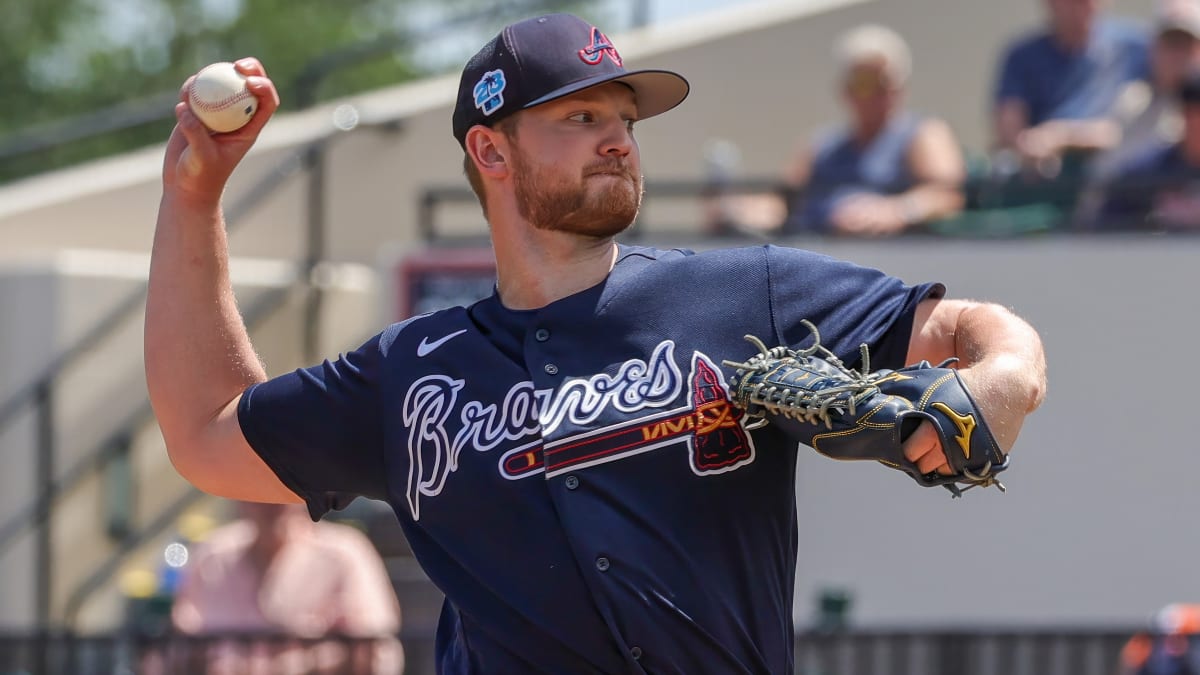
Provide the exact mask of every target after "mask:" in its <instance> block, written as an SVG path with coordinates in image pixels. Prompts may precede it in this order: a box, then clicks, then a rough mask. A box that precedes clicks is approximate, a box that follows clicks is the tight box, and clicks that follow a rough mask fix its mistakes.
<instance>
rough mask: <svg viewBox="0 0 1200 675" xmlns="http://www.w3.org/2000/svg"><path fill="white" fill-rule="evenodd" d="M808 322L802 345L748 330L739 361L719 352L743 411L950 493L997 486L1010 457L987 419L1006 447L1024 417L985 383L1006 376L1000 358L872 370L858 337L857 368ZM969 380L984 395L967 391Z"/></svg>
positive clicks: (808, 441)
mask: <svg viewBox="0 0 1200 675" xmlns="http://www.w3.org/2000/svg"><path fill="white" fill-rule="evenodd" d="M805 325H806V326H807V327H808V328H809V330H811V331H812V332H813V340H814V342H813V345H812V346H810V347H808V348H806V349H803V350H795V349H791V348H789V347H786V346H778V347H772V348H768V347H767V346H766V345H765V344H763V343H762V341H760V340H758V339H757V338H753V337H751V336H747V339H749V340H750V341H751V342H753V343H754V344H755V346H756V347H758V349H759V353H758V354H756V355H754V356H752V357H751V358H750V359H748V360H746V361H744V362H738V361H725V365H727V366H732V367H734V368H736V372H735V373H734V374H733V376H732V377H731V378H730V380H729V383H730V395H731V396H730V398H731V401H732V402H733V404H734V405H735V406H737V407H739V408H741V409H742V410H743V411H745V414H746V415H747V416H748V417H750V418H752V419H755V418H757V419H763V420H766V421H769V422H771V423H772V424H775V425H778V426H779V427H780V428H781V430H782V431H783V433H785V434H787V435H788V436H789V437H792V438H794V439H796V440H798V441H800V442H801V443H803V444H805V445H808V446H810V447H812V448H813V449H815V450H816V451H817V452H820V453H821V454H823V455H826V456H829V457H834V458H837V459H846V460H876V461H879V462H881V463H883V464H885V465H887V466H889V467H891V468H893V469H898V470H900V471H903V472H905V473H907V474H908V475H909V476H911V477H912V478H913V479H914V480H916V481H917V482H918V483H919V484H921V485H924V486H926V487H932V486H936V485H940V486H943V487H946V488H947V489H949V490H950V491H951V492H952V493H954V494H955V495H956V496H957V495H959V494H961V493H962V491H963V490H965V489H969V488H971V487H975V486H989V485H995V486H998V487H1001V488H1003V486H1002V485H1000V483H999V481H998V480H997V479H996V474H997V473H999V472H1001V471H1003V470H1005V469H1006V468H1007V467H1008V460H1007V458H1006V456H1005V453H1004V451H1003V450H1001V445H1000V442H999V441H998V440H997V438H996V436H994V435H993V432H992V431H991V429H990V424H991V418H992V417H993V416H994V417H995V418H996V421H997V423H998V428H999V429H1000V430H1001V433H1002V434H1003V436H1002V437H1003V438H1004V441H1005V446H1004V447H1011V444H1012V441H1013V440H1014V439H1015V437H1016V436H1015V430H1014V424H1013V423H1014V422H1016V424H1015V428H1019V426H1020V424H1019V422H1020V420H1021V419H1023V417H1024V414H1023V412H1022V414H1021V415H1013V414H1011V413H1012V409H1013V408H1014V406H1012V405H1008V404H1009V403H1011V402H1008V401H1005V400H1002V398H1001V399H997V397H998V396H1001V397H1002V393H998V392H1003V391H1004V389H1003V388H1002V387H1000V388H997V387H988V386H986V385H987V384H988V383H990V382H991V381H992V380H991V379H990V378H991V377H993V376H999V377H1001V378H1003V377H1004V375H1003V372H1002V371H1003V370H1004V368H1005V367H1006V366H1005V360H1004V359H1003V358H996V359H993V360H992V361H991V362H989V361H981V362H980V363H979V364H975V366H977V367H978V366H984V364H986V366H985V367H978V368H977V369H971V368H967V369H962V370H961V371H960V370H958V369H956V368H950V367H947V366H950V365H952V364H953V359H951V360H947V361H945V362H943V363H942V364H941V365H938V366H934V365H931V364H930V363H928V362H927V361H921V362H920V363H917V364H914V365H911V366H906V367H904V368H900V369H898V370H878V371H874V372H872V371H870V366H869V363H870V358H869V354H868V350H867V348H866V345H863V346H862V348H861V350H860V351H861V354H860V360H861V362H862V367H861V369H860V370H854V369H851V368H848V367H846V365H845V364H844V363H842V361H841V360H840V359H838V358H837V356H835V355H834V354H833V352H830V351H829V350H828V349H826V348H824V347H823V346H821V344H820V335H819V334H818V333H817V329H816V326H814V325H812V324H811V323H808V322H805ZM983 375H986V377H982V376H983ZM968 381H970V383H971V385H970V386H971V387H974V388H977V389H978V390H979V393H980V395H981V396H980V398H981V399H982V402H980V401H979V400H977V399H976V398H975V397H974V396H973V395H972V392H971V390H970V388H969V386H968ZM981 385H982V386H981ZM993 411H995V415H993V414H992V412H993ZM959 486H964V487H959Z"/></svg>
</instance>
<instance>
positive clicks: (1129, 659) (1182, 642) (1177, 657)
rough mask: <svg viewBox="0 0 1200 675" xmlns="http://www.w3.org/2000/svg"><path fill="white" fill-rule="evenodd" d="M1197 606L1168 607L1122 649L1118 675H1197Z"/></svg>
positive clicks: (1199, 674)
mask: <svg viewBox="0 0 1200 675" xmlns="http://www.w3.org/2000/svg"><path fill="white" fill-rule="evenodd" d="M1197 638H1200V605H1193V604H1182V603H1178V604H1171V605H1167V606H1166V607H1164V608H1163V609H1162V610H1161V611H1159V613H1158V615H1157V616H1155V618H1154V625H1153V627H1152V631H1151V632H1147V633H1141V634H1139V635H1135V636H1133V638H1131V639H1130V640H1129V642H1127V643H1125V647H1124V648H1123V649H1122V650H1121V665H1120V669H1119V671H1118V672H1119V674H1120V675H1200V643H1198V642H1197Z"/></svg>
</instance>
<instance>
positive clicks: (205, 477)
mask: <svg viewBox="0 0 1200 675" xmlns="http://www.w3.org/2000/svg"><path fill="white" fill-rule="evenodd" d="M163 440H164V441H165V442H166V447H167V458H168V459H170V460H171V466H173V467H174V468H175V472H176V473H178V474H179V475H180V477H182V478H183V479H184V480H186V481H187V482H189V483H191V484H192V486H193V487H195V488H196V489H198V490H200V491H202V492H206V493H208V494H210V495H215V496H218V497H220V496H223V495H222V494H221V490H220V486H219V483H218V482H217V481H216V479H215V476H213V475H212V474H213V470H212V468H213V465H214V464H215V462H214V461H213V460H212V458H211V457H210V456H208V455H209V453H207V452H206V451H205V449H204V447H203V443H202V442H200V441H199V440H197V439H196V438H194V437H187V436H185V435H183V434H179V433H168V432H167V431H166V430H163Z"/></svg>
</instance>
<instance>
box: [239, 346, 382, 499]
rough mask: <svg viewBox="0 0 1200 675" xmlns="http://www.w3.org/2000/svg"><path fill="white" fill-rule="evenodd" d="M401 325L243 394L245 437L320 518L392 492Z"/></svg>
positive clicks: (240, 410)
mask: <svg viewBox="0 0 1200 675" xmlns="http://www.w3.org/2000/svg"><path fill="white" fill-rule="evenodd" d="M395 328H396V327H393V328H390V329H389V330H387V331H384V332H383V333H380V334H379V335H376V336H375V337H373V338H371V339H370V340H368V341H367V342H366V343H365V344H363V345H362V346H361V347H359V348H358V349H357V350H355V351H353V352H350V353H348V354H343V355H341V356H340V357H338V358H337V359H336V360H334V361H330V360H326V361H325V362H323V363H321V364H320V365H317V366H313V367H311V368H306V369H300V370H296V371H293V372H291V373H288V374H286V375H281V376H279V377H276V378H273V379H271V380H268V381H266V382H262V383H260V384H257V385H254V386H251V387H250V388H248V389H247V390H246V391H245V392H244V393H243V394H242V399H241V402H240V403H239V404H238V422H239V423H240V424H241V428H242V434H243V435H244V436H245V437H246V441H247V442H248V443H249V444H250V446H251V447H252V448H254V451H255V452H257V453H258V455H259V456H260V457H262V459H263V461H264V462H266V464H267V466H269V467H270V468H271V470H272V471H274V472H275V475H276V476H278V477H279V480H280V481H281V482H282V483H283V484H284V485H286V486H287V487H288V489H290V490H291V491H292V492H295V493H296V494H297V495H299V496H300V497H301V498H303V499H304V501H305V502H306V503H307V504H308V510H309V514H310V515H311V516H312V517H313V519H314V520H315V519H319V518H320V517H321V516H322V515H323V514H325V513H327V512H328V511H330V510H332V509H341V508H345V507H346V506H347V505H349V504H350V502H351V501H353V500H354V498H355V497H359V496H363V497H368V498H371V499H384V498H385V497H386V495H387V484H386V476H387V472H386V471H385V467H384V458H383V420H382V419H381V414H382V413H381V410H382V406H381V401H380V390H381V386H382V378H383V370H384V362H385V359H386V352H387V344H388V342H389V340H390V339H392V338H394V332H395Z"/></svg>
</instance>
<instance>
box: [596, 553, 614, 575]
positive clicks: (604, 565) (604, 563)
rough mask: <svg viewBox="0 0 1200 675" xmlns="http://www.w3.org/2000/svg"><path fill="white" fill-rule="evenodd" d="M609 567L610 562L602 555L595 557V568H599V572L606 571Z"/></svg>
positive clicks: (610, 565)
mask: <svg viewBox="0 0 1200 675" xmlns="http://www.w3.org/2000/svg"><path fill="white" fill-rule="evenodd" d="M609 567H612V563H610V562H609V561H608V558H605V557H604V556H600V557H599V558H596V569H598V570H600V571H601V572H607V571H608V568H609Z"/></svg>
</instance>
